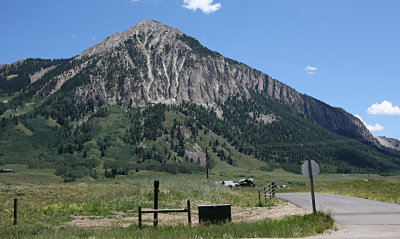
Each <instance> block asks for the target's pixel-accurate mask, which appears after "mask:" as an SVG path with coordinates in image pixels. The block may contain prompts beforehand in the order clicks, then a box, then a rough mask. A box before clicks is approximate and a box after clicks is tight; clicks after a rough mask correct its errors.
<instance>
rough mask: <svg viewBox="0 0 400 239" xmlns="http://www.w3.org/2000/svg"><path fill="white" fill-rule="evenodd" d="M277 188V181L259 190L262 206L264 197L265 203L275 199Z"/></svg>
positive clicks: (259, 199)
mask: <svg viewBox="0 0 400 239" xmlns="http://www.w3.org/2000/svg"><path fill="white" fill-rule="evenodd" d="M275 187H276V186H275V181H272V182H270V183H269V184H267V185H266V186H264V187H262V188H260V189H259V190H258V201H259V204H260V206H261V198H262V197H263V198H264V202H265V203H267V202H268V201H269V200H271V199H272V198H274V197H275Z"/></svg>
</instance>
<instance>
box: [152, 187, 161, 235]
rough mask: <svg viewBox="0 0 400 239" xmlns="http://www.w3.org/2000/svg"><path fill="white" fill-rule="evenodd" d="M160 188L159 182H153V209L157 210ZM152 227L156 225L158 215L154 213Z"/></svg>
mask: <svg viewBox="0 0 400 239" xmlns="http://www.w3.org/2000/svg"><path fill="white" fill-rule="evenodd" d="M159 186H160V182H159V181H157V180H156V181H154V209H158V187H159ZM153 225H154V227H157V225H158V213H156V212H155V213H154V220H153Z"/></svg>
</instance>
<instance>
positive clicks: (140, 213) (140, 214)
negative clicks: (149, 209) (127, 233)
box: [139, 207, 142, 229]
mask: <svg viewBox="0 0 400 239" xmlns="http://www.w3.org/2000/svg"><path fill="white" fill-rule="evenodd" d="M139 228H140V229H141V228H142V207H139Z"/></svg>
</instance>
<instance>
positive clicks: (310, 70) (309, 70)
mask: <svg viewBox="0 0 400 239" xmlns="http://www.w3.org/2000/svg"><path fill="white" fill-rule="evenodd" d="M304 70H305V71H307V74H309V75H312V74H314V73H315V72H316V71H317V70H318V67H315V66H306V67H305V68H304Z"/></svg>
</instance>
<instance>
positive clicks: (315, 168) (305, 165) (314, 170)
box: [301, 160, 319, 178]
mask: <svg viewBox="0 0 400 239" xmlns="http://www.w3.org/2000/svg"><path fill="white" fill-rule="evenodd" d="M301 172H302V173H303V175H304V176H306V177H307V178H310V171H309V170H308V160H307V161H305V162H304V163H303V165H301ZM311 172H312V175H313V178H315V177H317V176H318V174H319V165H318V164H317V162H315V161H314V160H311Z"/></svg>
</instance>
